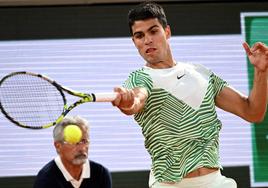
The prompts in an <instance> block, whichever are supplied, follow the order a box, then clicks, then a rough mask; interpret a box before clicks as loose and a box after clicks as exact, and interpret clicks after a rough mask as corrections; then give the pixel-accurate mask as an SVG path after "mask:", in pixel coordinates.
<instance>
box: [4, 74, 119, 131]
mask: <svg viewBox="0 0 268 188" xmlns="http://www.w3.org/2000/svg"><path fill="white" fill-rule="evenodd" d="M66 93H67V94H70V95H73V96H76V97H79V99H78V100H77V101H76V102H74V103H73V104H71V105H67V100H66V97H65V94H66ZM115 98H116V93H115V92H112V93H99V94H93V93H91V94H87V93H81V92H77V91H74V90H71V89H68V88H66V87H63V86H61V85H60V84H58V83H57V82H56V81H54V80H52V79H50V78H48V77H46V76H44V75H40V74H36V73H31V72H13V73H10V74H8V75H6V76H4V77H3V78H2V79H1V81H0V108H1V111H2V113H3V114H4V115H5V116H6V117H7V119H9V120H10V121H11V122H13V123H14V124H16V125H18V126H20V127H23V128H30V129H43V128H48V127H51V126H54V125H56V124H57V123H59V122H60V121H61V120H62V119H63V118H64V116H66V114H68V113H69V112H70V111H71V110H72V109H73V108H75V107H77V106H78V105H80V104H83V103H87V102H112V101H113V100H114V99H115Z"/></svg>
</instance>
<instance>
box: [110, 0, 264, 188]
mask: <svg viewBox="0 0 268 188" xmlns="http://www.w3.org/2000/svg"><path fill="white" fill-rule="evenodd" d="M128 17H129V28H130V32H131V35H132V40H133V42H134V44H135V46H136V48H137V49H138V52H139V54H140V55H141V56H142V57H143V59H144V60H145V61H146V62H145V66H143V67H141V68H140V69H139V70H136V71H134V72H132V73H131V74H130V75H129V77H128V79H127V80H126V82H125V83H124V85H123V87H116V88H115V91H116V92H118V93H119V94H118V95H117V98H116V100H115V101H114V102H113V105H114V106H117V107H118V108H119V109H120V110H121V111H122V112H123V113H124V114H127V115H134V118H135V120H136V121H137V123H138V124H139V125H140V126H141V128H142V133H143V135H144V138H145V147H146V149H147V150H148V152H149V154H150V155H151V160H152V168H151V173H150V180H149V186H150V187H151V188H164V187H170V188H186V187H187V188H227V187H228V188H236V187H237V185H236V182H235V181H234V180H233V179H231V178H226V177H224V176H222V175H221V173H220V169H221V165H220V162H219V131H220V129H221V126H222V124H221V122H220V120H219V119H218V117H217V114H216V107H219V108H221V109H223V110H225V111H227V112H230V113H233V114H235V115H237V116H239V117H241V118H243V119H245V120H247V121H249V122H260V121H262V120H263V118H264V116H265V113H266V104H267V73H268V48H267V46H266V45H265V44H263V43H260V42H258V43H256V44H255V45H254V46H253V47H249V46H248V44H247V43H244V44H243V47H244V49H245V51H246V54H247V56H248V58H249V60H250V62H251V64H252V65H253V66H254V69H255V74H254V85H253V88H252V90H251V91H250V94H249V96H245V95H243V94H241V93H240V92H238V91H236V90H235V89H233V88H232V87H230V86H229V85H228V84H227V82H225V81H224V80H222V79H221V78H220V77H218V76H217V75H216V74H214V73H213V72H212V71H211V70H209V69H207V68H205V67H203V66H201V65H196V64H185V63H182V62H178V61H176V60H175V59H174V58H173V56H172V53H171V49H170V44H169V39H170V37H171V29H170V26H169V25H168V24H167V19H166V16H165V13H164V10H163V8H162V7H161V6H160V5H158V4H155V3H151V2H145V3H142V4H140V5H139V6H137V7H136V8H134V9H132V10H130V12H129V14H128Z"/></svg>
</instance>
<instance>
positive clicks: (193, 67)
mask: <svg viewBox="0 0 268 188" xmlns="http://www.w3.org/2000/svg"><path fill="white" fill-rule="evenodd" d="M179 65H180V66H182V67H183V68H184V69H185V70H189V71H196V72H198V73H200V74H203V75H211V73H212V71H211V70H210V69H209V68H207V67H205V66H204V65H202V64H198V63H184V62H179Z"/></svg>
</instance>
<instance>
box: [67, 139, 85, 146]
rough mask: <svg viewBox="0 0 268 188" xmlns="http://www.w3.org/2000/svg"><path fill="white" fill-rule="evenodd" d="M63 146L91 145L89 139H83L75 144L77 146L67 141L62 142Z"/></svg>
mask: <svg viewBox="0 0 268 188" xmlns="http://www.w3.org/2000/svg"><path fill="white" fill-rule="evenodd" d="M62 143H63V144H68V145H74V146H78V145H87V144H89V139H85V138H84V139H81V140H80V141H79V142H77V143H75V144H71V143H68V142H66V141H63V142H62Z"/></svg>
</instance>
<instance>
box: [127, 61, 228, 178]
mask: <svg viewBox="0 0 268 188" xmlns="http://www.w3.org/2000/svg"><path fill="white" fill-rule="evenodd" d="M226 85H227V83H226V82H225V81H223V80H222V79H220V78H219V77H218V76H216V75H215V74H214V73H213V72H211V71H210V70H208V69H206V68H204V67H203V66H201V65H193V64H185V63H178V64H177V65H176V66H175V67H172V68H167V69H152V68H149V67H143V68H141V69H139V70H137V71H135V72H132V73H131V74H130V76H129V78H128V79H127V81H126V82H125V83H124V87H125V88H128V89H132V88H135V87H144V88H146V89H147V91H148V94H149V96H148V99H147V101H146V104H145V107H144V108H143V110H142V111H141V112H139V113H138V114H135V115H134V118H135V120H136V121H137V123H138V124H139V125H140V126H141V128H142V133H143V135H144V137H145V147H146V149H147V150H148V152H149V154H150V155H151V159H152V170H153V173H154V176H155V178H156V179H157V181H159V182H178V181H180V180H181V179H182V178H183V177H184V176H185V175H186V174H188V173H189V172H191V171H193V170H195V169H197V168H200V167H221V166H220V164H219V148H218V147H219V143H218V142H219V131H220V129H221V122H220V120H219V119H218V118H217V114H216V109H215V101H214V99H215V96H216V95H217V94H218V93H219V92H220V90H221V89H222V88H223V87H224V86H226Z"/></svg>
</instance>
